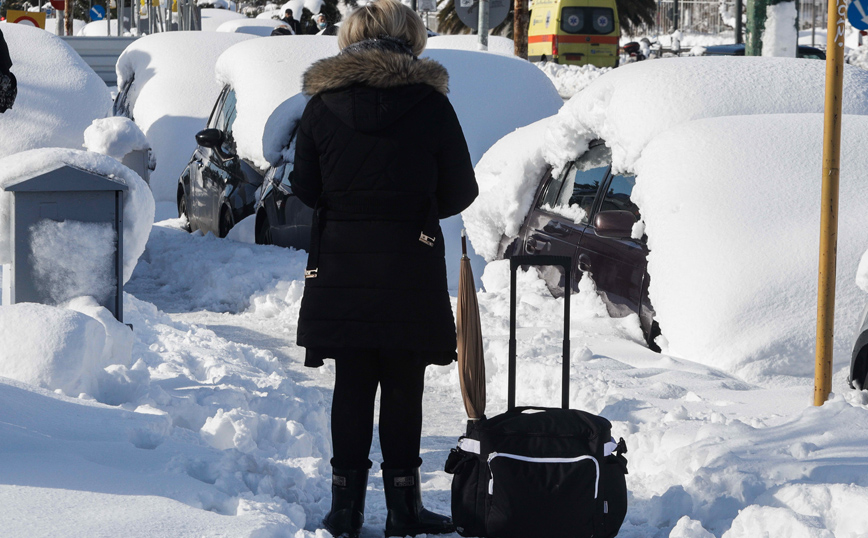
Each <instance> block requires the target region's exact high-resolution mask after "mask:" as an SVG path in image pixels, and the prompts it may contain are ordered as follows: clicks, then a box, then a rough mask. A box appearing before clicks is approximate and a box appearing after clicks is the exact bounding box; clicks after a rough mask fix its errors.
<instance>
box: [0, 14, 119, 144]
mask: <svg viewBox="0 0 868 538" xmlns="http://www.w3.org/2000/svg"><path fill="white" fill-rule="evenodd" d="M3 35H4V37H5V39H6V43H7V44H8V46H9V54H10V56H11V57H12V63H13V65H12V73H13V74H14V75H15V78H16V79H18V97H17V98H16V100H15V106H13V107H12V108H11V109H9V110H7V111H6V112H5V113H3V114H0V157H5V156H7V155H11V154H13V153H18V152H21V151H27V150H29V149H35V148H43V147H64V148H71V149H81V148H82V144H83V143H84V130H85V129H86V128H87V127H89V126H90V124H91V122H93V120H95V119H99V118H103V117H105V116H106V115H107V114H109V113H110V112H111V93H109V90H108V88H107V87H106V85H105V83H104V82H103V81H102V79H100V78H99V76H98V75H97V74H96V73H95V72H94V71H93V69H91V68H90V67H89V66H88V65H87V64H86V63H85V62H84V60H82V59H81V56H79V55H78V53H76V52H75V51H74V50H73V49H72V48H71V47H70V46H69V45H67V44H66V43H64V42H63V40H62V39H60V38H58V37H56V36H54V35H52V34H50V33H48V32H46V31H44V30H40V29H39V28H33V27H32V26H27V25H24V24H3ZM34 51H38V53H35V52H34Z"/></svg>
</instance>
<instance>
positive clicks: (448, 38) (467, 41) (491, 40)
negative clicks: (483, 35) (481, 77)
mask: <svg viewBox="0 0 868 538" xmlns="http://www.w3.org/2000/svg"><path fill="white" fill-rule="evenodd" d="M427 48H428V50H431V49H455V50H474V51H478V50H479V36H475V35H469V34H468V35H437V36H432V37H429V38H428V45H427ZM488 52H493V53H495V54H502V55H504V56H514V55H515V43H514V42H513V41H512V39H508V38H506V37H503V36H499V35H490V36H488Z"/></svg>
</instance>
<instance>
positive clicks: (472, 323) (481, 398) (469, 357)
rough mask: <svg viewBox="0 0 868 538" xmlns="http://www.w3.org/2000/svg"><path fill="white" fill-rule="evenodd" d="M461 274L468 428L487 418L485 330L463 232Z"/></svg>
mask: <svg viewBox="0 0 868 538" xmlns="http://www.w3.org/2000/svg"><path fill="white" fill-rule="evenodd" d="M461 251H462V256H461V271H460V272H459V275H458V312H457V329H458V378H459V379H460V381H461V396H462V397H463V398H464V408H465V409H466V410H467V416H468V418H470V422H469V423H468V427H470V426H471V424H472V423H473V422H475V421H477V420H479V419H483V418H485V358H484V357H483V355H482V327H481V325H480V323H479V303H478V302H477V300H476V288H475V286H474V282H473V270H472V269H471V267H470V258H468V257H467V237H466V236H465V233H464V230H462V231H461Z"/></svg>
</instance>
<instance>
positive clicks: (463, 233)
mask: <svg viewBox="0 0 868 538" xmlns="http://www.w3.org/2000/svg"><path fill="white" fill-rule="evenodd" d="M461 257H462V258H466V257H467V230H465V229H464V228H462V229H461Z"/></svg>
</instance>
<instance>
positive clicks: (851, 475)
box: [0, 220, 868, 538]
mask: <svg viewBox="0 0 868 538" xmlns="http://www.w3.org/2000/svg"><path fill="white" fill-rule="evenodd" d="M179 225H180V223H179V221H177V220H169V221H163V222H162V223H160V224H159V225H157V226H155V227H154V229H153V231H152V233H151V237H150V241H149V244H148V249H147V251H146V253H145V254H144V255H143V257H142V260H141V261H140V263H139V266H138V267H137V269H136V271H135V273H134V275H133V278H132V280H131V281H130V283H129V284H128V285H127V291H128V295H127V297H126V299H127V300H126V303H125V308H126V320H125V321H126V322H127V323H131V324H132V325H133V326H134V333H135V343H134V348H133V360H134V361H136V363H135V364H134V365H133V366H132V367H130V368H125V367H121V366H119V367H112V368H109V369H107V371H106V372H105V375H101V376H100V377H99V379H97V385H98V387H99V389H98V390H96V391H95V394H93V395H89V396H88V395H83V396H82V397H80V398H78V399H73V398H68V397H66V396H63V395H60V394H55V393H51V392H48V391H44V390H41V389H36V388H34V387H32V386H27V385H24V384H21V383H17V382H13V381H10V380H6V379H0V408H2V409H3V413H2V419H0V476H2V477H3V478H2V479H0V521H2V522H3V533H2V534H3V535H4V536H28V537H33V536H71V535H76V536H118V535H125V536H149V537H155V536H165V537H170V536H171V537H178V536H256V537H284V536H319V537H324V536H327V533H324V531H318V530H316V529H317V526H318V522H319V521H320V519H321V518H322V516H323V515H324V513H325V512H326V510H327V509H328V498H329V497H328V489H329V476H330V469H329V466H328V458H329V456H330V447H329V430H328V408H329V405H330V400H331V384H332V380H333V369H332V368H331V367H330V366H329V365H327V366H326V367H324V368H322V369H319V370H312V369H306V368H304V367H303V366H302V358H303V350H302V349H300V348H298V347H296V346H295V345H294V340H295V337H294V336H295V330H296V325H295V323H296V322H295V320H296V317H297V313H298V307H299V302H300V298H301V293H302V288H303V280H302V271H303V267H304V261H305V260H304V254H303V253H299V252H294V251H290V250H287V249H281V248H277V247H269V246H258V245H250V244H245V243H237V242H234V241H231V240H221V239H216V238H214V237H213V236H210V235H209V236H201V235H195V234H194V235H190V234H187V233H185V232H183V231H181V230H180V229H179ZM483 280H484V283H485V287H486V290H487V291H486V292H483V293H480V295H479V300H480V308H481V313H482V322H483V331H484V334H485V353H486V360H487V367H488V372H487V377H488V386H489V402H488V413H489V415H493V414H496V413H498V412H500V411H502V410H504V409H505V396H506V377H505V375H506V353H507V336H508V310H509V296H508V288H507V286H508V269H507V265H506V264H505V263H504V262H494V263H491V264H489V265H488V266H487V268H486V272H485V275H484V278H483ZM585 282H587V280H585ZM587 285H589V284H586V286H587ZM519 286H520V289H521V292H520V307H519V319H520V330H519V339H520V340H519V379H520V380H521V383H520V387H519V391H518V401H519V403H527V404H530V403H534V404H544V405H556V404H557V395H558V394H559V393H560V391H559V378H560V377H559V376H560V374H559V373H560V368H559V357H560V352H561V336H562V335H561V334H560V333H561V331H560V330H559V329H558V327H560V326H561V325H560V324H561V321H560V320H561V315H562V314H561V312H562V307H563V303H562V302H561V300H558V299H554V298H552V297H551V296H550V295H549V293H548V292H547V291H546V290H545V288H544V285H543V284H542V282H541V281H540V280H538V279H537V278H536V277H535V276H534V275H531V274H527V275H524V276H522V277H521V278H520V282H519ZM571 306H572V314H573V318H572V327H571V334H570V336H571V340H572V354H571V363H572V373H571V387H570V401H571V406H572V407H575V408H581V409H586V410H589V411H593V412H597V413H601V414H603V415H604V416H606V417H607V418H609V419H610V420H612V422H613V433H614V434H615V436H616V437H618V436H623V437H624V438H625V439H626V441H627V444H628V446H629V448H630V452H629V454H628V455H627V456H628V459H629V460H630V474H629V476H628V477H627V479H628V486H629V489H630V495H631V496H630V509H629V513H628V516H627V521H626V522H625V524H624V526H623V528H622V530H621V533H620V535H619V536H622V537H627V538H639V537H643V538H644V537H672V538H708V537H709V536H711V534H709V533H713V535H714V536H725V537H726V538H735V537H745V538H747V537H751V538H754V537H758V536H763V535H764V534H763V533H768V534H767V536H774V537H783V536H787V537H810V538H814V537H817V538H827V537H831V536H838V537H847V538H852V537H858V536H865V529H866V528H868V514H866V513H865V511H864V509H859V508H858V507H860V506H863V507H864V506H865V502H866V501H868V473H866V470H868V454H866V451H865V446H866V445H868V392H861V393H857V392H855V391H850V390H848V389H845V386H846V382H845V372H844V370H843V369H842V368H839V369H838V371H837V372H836V375H835V379H834V385H833V386H834V390H835V391H836V392H837V393H838V394H836V395H834V396H833V398H832V400H831V401H830V402H829V403H827V404H826V405H825V406H824V407H822V408H814V407H811V406H810V403H811V394H812V387H811V380H809V379H805V380H804V384H803V385H801V386H797V387H790V388H786V389H782V388H776V387H773V386H772V387H762V386H756V385H750V384H747V383H745V382H743V381H742V380H740V379H737V378H735V377H733V376H731V375H727V374H725V373H723V372H721V371H717V370H715V369H712V368H709V367H706V366H701V365H699V364H697V363H693V362H690V361H687V360H683V359H676V358H672V357H668V356H666V355H658V354H655V353H652V352H650V351H649V350H648V349H647V348H645V347H644V346H643V345H642V344H641V343H640V342H641V334H640V331H639V324H638V320H637V319H636V318H635V317H631V318H625V319H610V318H609V317H608V316H607V314H606V310H605V308H604V306H603V304H602V303H601V302H600V300H599V298H598V297H597V296H596V294H594V293H593V290H592V289H584V290H583V291H582V293H580V294H578V295H577V296H574V298H573V301H572V305H571ZM839 366H842V364H840V363H839ZM458 390H459V389H458V378H457V373H456V369H455V368H454V367H435V368H431V369H429V371H428V375H427V386H426V394H425V424H424V430H423V440H422V447H423V455H422V456H423V458H424V460H425V463H424V465H423V468H422V473H423V475H422V476H423V480H424V484H423V489H424V496H425V501H426V505H427V506H428V507H429V508H431V509H434V510H439V511H442V512H448V511H449V499H450V492H449V485H450V477H449V475H447V474H445V473H444V472H443V471H442V466H443V463H444V461H445V459H446V456H447V454H448V452H449V449H450V448H451V447H452V446H454V444H455V442H456V439H457V438H458V436H459V435H460V434H461V433H462V431H463V428H464V410H463V406H462V403H461V399H460V397H459V395H458ZM94 399H96V400H98V402H102V404H101V403H98V402H97V401H94ZM103 404H107V405H103ZM379 453H380V449H379V445H378V441H377V440H376V437H375V441H374V446H373V448H372V459H373V460H374V461H375V462H377V461H379V457H380V454H379ZM372 473H373V474H372V479H371V481H370V486H369V487H370V491H369V492H368V501H367V512H366V517H367V520H366V524H365V528H364V532H363V536H365V537H374V536H382V534H381V533H382V528H383V525H384V519H385V505H384V499H383V494H382V481H381V478H380V476H379V468H378V466H377V465H376V463H375V466H374V469H373V470H372ZM684 516H688V517H689V519H688V518H685V517H684ZM544 535H545V533H544V531H541V533H540V536H544ZM456 536H457V535H456Z"/></svg>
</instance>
